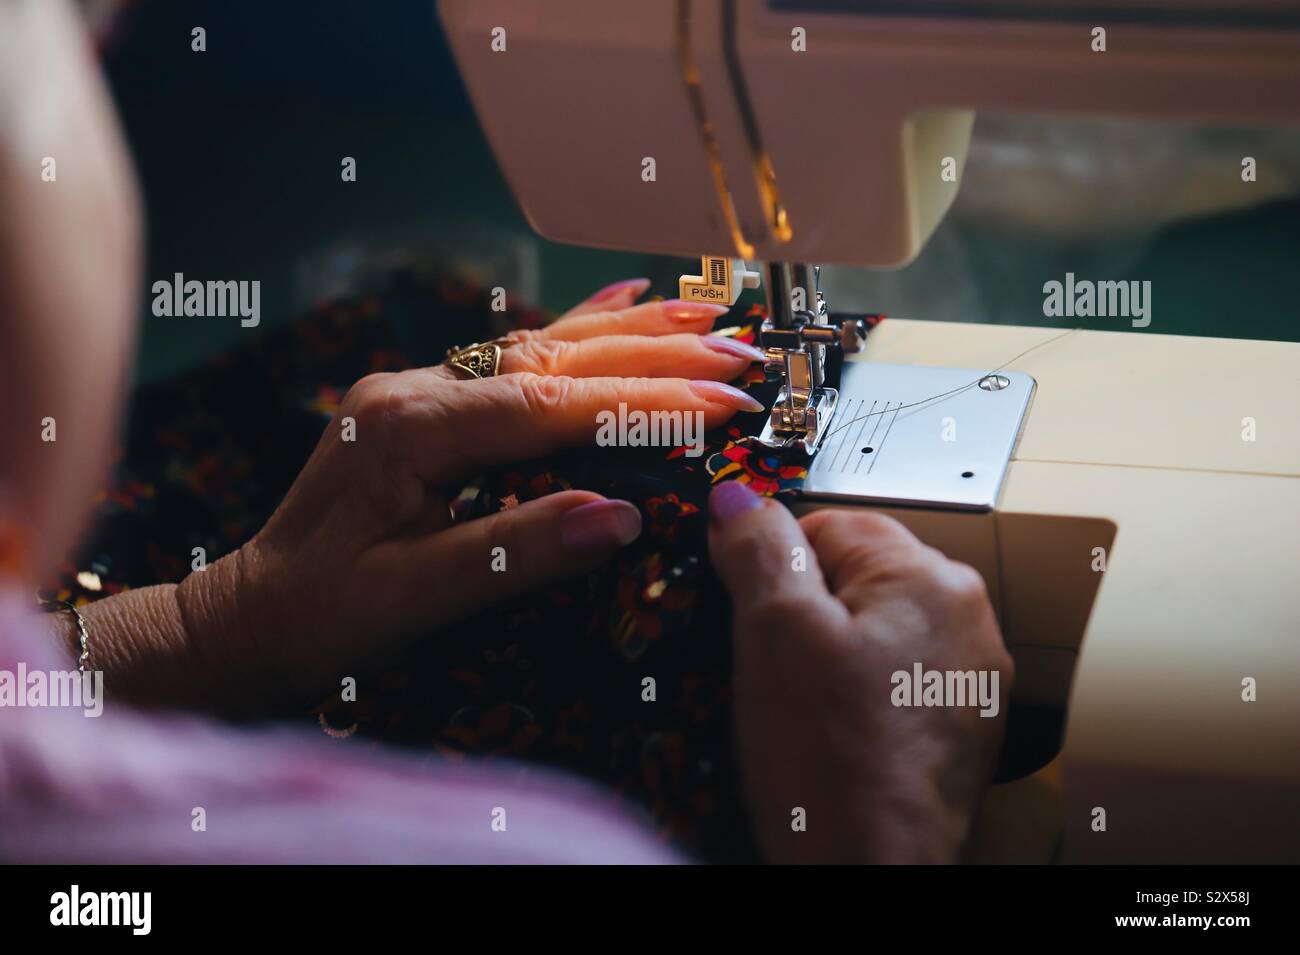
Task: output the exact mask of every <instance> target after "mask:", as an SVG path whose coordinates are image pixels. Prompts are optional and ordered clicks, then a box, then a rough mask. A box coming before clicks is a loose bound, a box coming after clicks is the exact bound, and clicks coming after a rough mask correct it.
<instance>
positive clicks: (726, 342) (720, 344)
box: [700, 335, 767, 361]
mask: <svg viewBox="0 0 1300 955" xmlns="http://www.w3.org/2000/svg"><path fill="white" fill-rule="evenodd" d="M700 341H702V342H703V343H704V347H705V348H710V349H712V350H713V351H715V352H719V353H720V354H723V355H734V356H735V357H736V358H744V359H745V360H746V361H766V360H767V356H766V355H764V354H763V353H762V352H761V351H759V350H758V349H757V348H755V347H754V346H753V345H751V344H749V343H748V342H742V341H737V340H736V339H734V338H727V337H726V336H723V335H704V336H701V338H700Z"/></svg>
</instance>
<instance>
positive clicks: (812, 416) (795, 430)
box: [754, 388, 840, 458]
mask: <svg viewBox="0 0 1300 955" xmlns="http://www.w3.org/2000/svg"><path fill="white" fill-rule="evenodd" d="M839 398H840V394H839V392H838V391H836V390H835V389H834V388H819V389H817V390H816V391H815V392H813V393H812V394H810V395H808V396H807V397H806V398H800V396H799V395H797V394H796V395H795V397H794V399H793V400H791V395H790V389H789V388H783V389H782V390H781V394H780V395H778V396H777V399H776V404H774V405H773V406H772V414H771V415H770V416H769V417H768V421H767V424H765V425H764V426H763V430H762V432H761V433H760V434H759V435H758V437H757V438H755V439H754V440H755V441H756V442H757V443H758V444H759V445H761V446H762V447H764V448H768V449H769V450H772V451H780V452H783V453H787V454H802V455H804V456H806V457H808V458H811V457H812V456H813V455H814V454H816V452H817V448H818V447H819V446H820V445H821V443H822V438H823V437H824V436H825V435H826V433H827V432H828V430H829V429H830V425H831V422H832V421H833V420H834V418H835V408H836V406H837V405H838V404H839Z"/></svg>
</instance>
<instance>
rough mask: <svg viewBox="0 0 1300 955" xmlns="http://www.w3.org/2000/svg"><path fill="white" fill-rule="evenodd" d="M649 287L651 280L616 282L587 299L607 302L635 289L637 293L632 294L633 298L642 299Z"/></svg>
mask: <svg viewBox="0 0 1300 955" xmlns="http://www.w3.org/2000/svg"><path fill="white" fill-rule="evenodd" d="M649 287H650V280H649V279H624V280H623V281H621V282H615V283H614V284H613V285H606V286H605V287H604V288H603V289H601V290H600V291H599V292H597V293H596V294H595V295H593V296H592V297H591V298H589V299H587V301H588V302H605V301H608V300H609V299H611V298H613V297H614V296H615V295H617V294H618V293H619V292H622V291H625V290H626V289H635V290H636V291H634V292H633V293H632V298H640V297H641V296H642V295H644V294H645V290H646V289H648V288H649Z"/></svg>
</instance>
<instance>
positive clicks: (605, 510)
mask: <svg viewBox="0 0 1300 955" xmlns="http://www.w3.org/2000/svg"><path fill="white" fill-rule="evenodd" d="M640 536H641V511H640V510H639V509H638V508H637V507H636V505H634V504H632V503H631V502H630V501H624V500H619V499H618V498H602V499H601V500H597V501H591V502H588V503H586V504H580V505H579V506H577V507H575V508H572V509H570V510H568V511H565V512H564V514H563V515H562V516H561V518H560V543H561V544H562V545H563V546H564V548H565V549H566V550H568V551H570V552H571V553H574V554H580V555H591V554H598V553H602V552H607V551H615V550H618V549H619V548H620V547H626V546H627V545H628V544H630V543H632V542H633V541H634V540H636V539H637V538H638V537H640Z"/></svg>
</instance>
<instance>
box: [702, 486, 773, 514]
mask: <svg viewBox="0 0 1300 955" xmlns="http://www.w3.org/2000/svg"><path fill="white" fill-rule="evenodd" d="M762 506H763V499H762V498H761V497H759V496H758V495H757V494H755V493H754V492H753V491H751V490H750V489H749V485H748V484H741V483H740V482H739V481H724V482H723V483H721V484H719V485H718V486H717V487H715V488H714V489H713V492H712V493H711V494H709V518H710V519H711V520H713V521H714V522H715V523H718V524H726V523H727V522H728V521H730V520H731V519H732V518H734V517H737V516H739V515H741V514H744V513H745V512H746V511H752V510H755V509H756V508H760V507H762Z"/></svg>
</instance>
